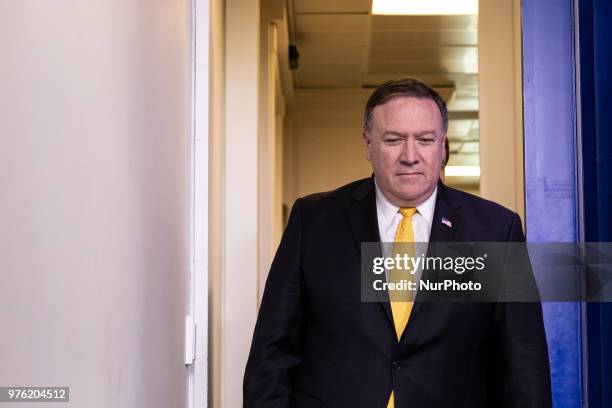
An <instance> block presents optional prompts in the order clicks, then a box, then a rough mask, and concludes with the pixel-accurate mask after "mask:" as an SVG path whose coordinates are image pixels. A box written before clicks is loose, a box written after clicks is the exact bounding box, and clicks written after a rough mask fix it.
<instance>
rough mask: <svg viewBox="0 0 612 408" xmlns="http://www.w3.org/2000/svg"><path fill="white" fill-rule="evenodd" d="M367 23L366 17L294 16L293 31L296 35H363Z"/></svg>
mask: <svg viewBox="0 0 612 408" xmlns="http://www.w3.org/2000/svg"><path fill="white" fill-rule="evenodd" d="M367 22H368V16H366V15H344V14H340V15H338V14H298V15H296V16H295V30H296V32H298V33H310V32H316V33H318V32H353V33H364V31H365V30H364V26H365V25H366V24H367Z"/></svg>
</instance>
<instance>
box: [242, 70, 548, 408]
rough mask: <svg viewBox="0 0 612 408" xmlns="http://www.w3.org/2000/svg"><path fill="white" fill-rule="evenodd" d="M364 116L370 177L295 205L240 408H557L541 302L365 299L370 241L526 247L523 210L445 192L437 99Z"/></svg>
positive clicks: (406, 85)
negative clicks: (365, 249)
mask: <svg viewBox="0 0 612 408" xmlns="http://www.w3.org/2000/svg"><path fill="white" fill-rule="evenodd" d="M364 117H365V121H364V136H363V137H364V141H365V148H366V158H367V159H368V160H370V161H371V162H372V167H373V170H374V175H373V177H371V178H369V179H364V180H359V181H356V182H353V183H351V184H348V185H346V186H343V187H341V188H339V189H337V190H335V191H332V192H328V193H322V194H315V195H311V196H308V197H305V198H301V199H298V200H297V201H296V203H295V205H294V206H293V209H292V212H291V216H290V218H289V223H288V225H287V228H286V230H285V233H284V235H283V238H282V241H281V244H280V246H279V248H278V251H277V253H276V257H275V259H274V262H273V264H272V267H271V269H270V273H269V276H268V280H267V283H266V288H265V291H264V296H263V300H262V304H261V308H260V311H259V317H258V320H257V325H256V327H255V333H254V336H253V343H252V347H251V353H250V356H249V360H248V363H247V367H246V372H245V378H244V406H245V407H279V408H280V407H297V408H300V407H334V408H341V407H343V408H355V407H374V408H384V407H396V408H425V407H428V408H430V407H431V408H445V407H449V408H451V407H452V408H461V407H465V408H468V407H469V408H479V407H533V408H536V407H537V408H547V407H551V405H552V404H551V395H550V374H549V366H548V354H547V347H546V339H545V334H544V327H543V322H542V312H541V307H540V304H539V303H518V302H517V303H448V302H447V303H444V302H428V303H423V302H418V297H417V301H416V302H414V303H412V302H403V305H398V304H395V303H394V302H391V303H392V304H391V305H390V303H389V302H379V303H375V302H362V298H361V279H360V267H361V265H360V256H361V254H360V251H361V243H363V242H377V241H394V240H395V241H406V242H415V241H419V242H420V241H423V242H479V241H480V242H509V241H524V235H523V232H522V228H521V222H520V219H519V217H518V215H517V214H516V213H513V212H511V211H510V210H507V209H505V208H503V207H501V206H499V205H497V204H495V203H492V202H490V201H486V200H484V199H481V198H478V197H475V196H472V195H469V194H466V193H463V192H460V191H457V190H454V189H452V188H449V187H446V186H445V185H444V184H443V183H441V182H440V181H439V178H440V171H441V168H442V166H441V164H442V163H443V160H444V153H445V152H444V140H445V138H446V130H447V128H448V113H447V110H446V105H445V103H444V100H443V99H442V98H441V97H440V96H439V95H438V94H437V93H436V92H435V91H434V90H432V89H431V88H429V87H427V86H426V85H425V84H423V83H422V82H420V81H417V80H413V79H402V80H395V81H389V82H387V83H385V84H383V85H381V86H380V87H378V88H377V89H376V90H375V91H374V93H373V94H372V96H371V97H370V99H369V100H368V102H367V105H366V109H365V115H364ZM396 303H397V302H396ZM402 316H404V317H402Z"/></svg>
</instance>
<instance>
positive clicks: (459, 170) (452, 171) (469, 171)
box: [444, 166, 480, 177]
mask: <svg viewBox="0 0 612 408" xmlns="http://www.w3.org/2000/svg"><path fill="white" fill-rule="evenodd" d="M444 175H445V176H446V177H478V176H480V166H446V167H445V168H444Z"/></svg>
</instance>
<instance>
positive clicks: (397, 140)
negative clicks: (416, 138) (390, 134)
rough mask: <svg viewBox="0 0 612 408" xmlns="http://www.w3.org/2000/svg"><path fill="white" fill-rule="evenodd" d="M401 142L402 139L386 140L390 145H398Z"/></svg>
mask: <svg viewBox="0 0 612 408" xmlns="http://www.w3.org/2000/svg"><path fill="white" fill-rule="evenodd" d="M400 141H401V139H398V138H394V139H385V143H388V144H397V143H399V142H400Z"/></svg>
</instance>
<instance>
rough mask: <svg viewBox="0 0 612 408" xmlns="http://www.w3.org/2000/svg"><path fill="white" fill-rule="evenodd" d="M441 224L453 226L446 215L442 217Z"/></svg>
mask: <svg viewBox="0 0 612 408" xmlns="http://www.w3.org/2000/svg"><path fill="white" fill-rule="evenodd" d="M442 224H444V225H446V226H447V227H448V228H453V223H452V222H450V221H449V220H448V218H446V217H442Z"/></svg>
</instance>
